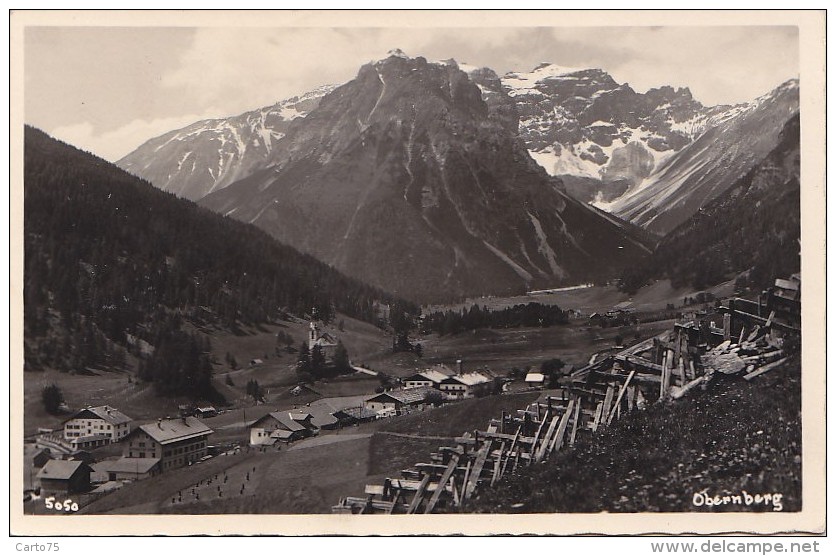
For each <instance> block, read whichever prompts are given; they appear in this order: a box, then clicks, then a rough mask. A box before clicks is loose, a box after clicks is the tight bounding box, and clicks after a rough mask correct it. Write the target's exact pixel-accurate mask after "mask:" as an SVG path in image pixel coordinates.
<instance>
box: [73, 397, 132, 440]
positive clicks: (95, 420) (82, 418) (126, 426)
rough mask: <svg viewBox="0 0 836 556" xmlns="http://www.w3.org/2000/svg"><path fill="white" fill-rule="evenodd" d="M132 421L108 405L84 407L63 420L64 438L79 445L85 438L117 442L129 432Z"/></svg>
mask: <svg viewBox="0 0 836 556" xmlns="http://www.w3.org/2000/svg"><path fill="white" fill-rule="evenodd" d="M132 422H133V419H131V418H130V417H128V416H127V415H125V414H124V413H122V412H121V411H119V410H118V409H116V408H115V407H111V406H109V405H102V406H98V407H85V408H84V409H80V410H78V411H76V412H75V413H73V414H72V415H71V416H70V417H69V418H68V419H67V420H66V421H64V439H65V440H69V441H70V442H72V443H74V444H80V445H83V444H85V442H84V439H87V438H90V439H101V440H102V443H108V442H118V441H119V440H121V439H122V438H124V437H126V436H128V434H130V432H131V423H132ZM97 445H98V444H97Z"/></svg>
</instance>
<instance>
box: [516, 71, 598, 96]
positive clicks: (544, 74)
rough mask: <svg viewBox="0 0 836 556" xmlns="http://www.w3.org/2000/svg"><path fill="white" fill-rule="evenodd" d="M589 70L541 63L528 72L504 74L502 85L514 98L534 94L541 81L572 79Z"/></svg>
mask: <svg viewBox="0 0 836 556" xmlns="http://www.w3.org/2000/svg"><path fill="white" fill-rule="evenodd" d="M589 69H590V68H573V67H569V66H559V65H557V64H550V63H543V64H540V65H539V66H537V67H536V68H534V69H533V70H532V71H530V72H511V73H507V74H505V76H504V77H503V78H502V84H503V85H504V86H506V87H508V88H509V89H510V90H511V95H512V96H516V95H519V94H525V93H528V92H534V91H535V89H536V87H537V84H538V83H541V82H543V81H547V80H551V79H556V78H565V79H574V77H573V74H576V73H580V72H584V71H589ZM599 71H600V70H599Z"/></svg>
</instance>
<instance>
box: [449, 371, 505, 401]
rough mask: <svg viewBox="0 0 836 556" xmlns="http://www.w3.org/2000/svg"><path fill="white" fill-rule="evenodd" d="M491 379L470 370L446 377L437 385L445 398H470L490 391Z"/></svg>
mask: <svg viewBox="0 0 836 556" xmlns="http://www.w3.org/2000/svg"><path fill="white" fill-rule="evenodd" d="M492 382H493V379H492V378H491V377H489V376H487V375H484V374H482V373H479V372H475V371H474V372H470V373H462V374H458V375H454V376H451V377H447V378H446V379H444V381H442V383H441V384H440V386H439V390H441V391H442V392H443V393H444V394H445V395H446V396H447V398H453V399H462V398H472V397H473V396H476V395H477V394H480V393H483V392H488V391H490V388H491V384H492Z"/></svg>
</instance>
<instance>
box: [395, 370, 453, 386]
mask: <svg viewBox="0 0 836 556" xmlns="http://www.w3.org/2000/svg"><path fill="white" fill-rule="evenodd" d="M447 376H448V375H445V374H444V373H442V372H440V371H437V370H434V369H429V370H426V371H421V372H419V373H415V374H414V375H412V376H410V377H407V378H405V379H404V380H422V379H423V380H429V381H430V382H434V383H435V384H441V382H442V381H443V380H444V379H446V378H447Z"/></svg>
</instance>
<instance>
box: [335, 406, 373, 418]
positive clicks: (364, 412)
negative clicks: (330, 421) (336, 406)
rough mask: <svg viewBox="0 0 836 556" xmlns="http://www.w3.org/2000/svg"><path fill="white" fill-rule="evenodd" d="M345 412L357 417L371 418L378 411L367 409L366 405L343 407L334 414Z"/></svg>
mask: <svg viewBox="0 0 836 556" xmlns="http://www.w3.org/2000/svg"><path fill="white" fill-rule="evenodd" d="M340 413H344V414H345V415H347V416H349V417H353V418H355V419H360V420H363V419H371V418H373V417H374V416H375V415H377V412H376V411H372V410H371V409H366V408H365V407H347V408H345V409H341V410H340V411H336V412H334V415H335V416H336V415H337V414H340Z"/></svg>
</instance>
